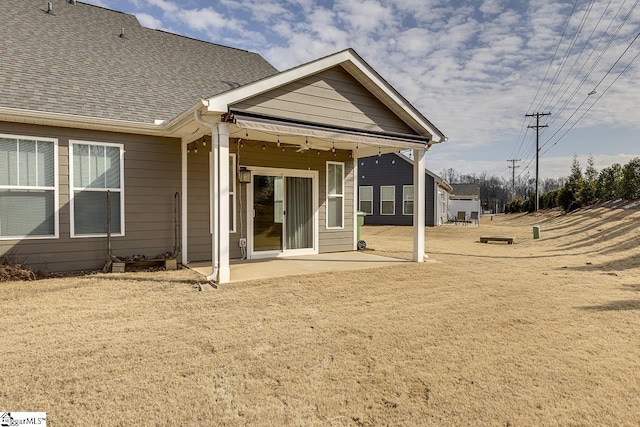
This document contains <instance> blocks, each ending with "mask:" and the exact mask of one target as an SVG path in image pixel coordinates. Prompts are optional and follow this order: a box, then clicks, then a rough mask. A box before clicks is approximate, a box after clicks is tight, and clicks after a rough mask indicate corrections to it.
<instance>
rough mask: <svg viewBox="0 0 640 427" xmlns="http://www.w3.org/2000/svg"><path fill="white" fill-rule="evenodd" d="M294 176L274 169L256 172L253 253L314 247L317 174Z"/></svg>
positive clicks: (293, 251)
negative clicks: (315, 181) (315, 178)
mask: <svg viewBox="0 0 640 427" xmlns="http://www.w3.org/2000/svg"><path fill="white" fill-rule="evenodd" d="M291 175H292V173H291V172H290V173H285V172H280V171H275V170H274V171H273V172H270V171H269V172H259V173H254V174H253V184H252V195H253V201H252V205H253V206H252V207H253V221H252V225H253V227H252V230H253V231H252V234H251V235H252V237H253V239H252V245H251V249H252V251H251V252H252V254H253V255H257V256H258V257H260V256H278V255H281V254H289V255H294V254H297V253H313V251H314V250H315V247H316V245H315V235H316V232H315V231H316V216H315V211H316V210H317V209H316V205H315V203H314V194H315V192H316V190H315V189H314V177H313V176H291ZM315 198H317V197H315ZM250 203H251V202H250Z"/></svg>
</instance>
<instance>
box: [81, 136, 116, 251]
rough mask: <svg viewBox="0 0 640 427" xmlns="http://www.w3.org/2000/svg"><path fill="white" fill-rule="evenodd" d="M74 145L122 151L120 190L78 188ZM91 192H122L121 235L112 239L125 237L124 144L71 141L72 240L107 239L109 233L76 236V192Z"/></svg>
mask: <svg viewBox="0 0 640 427" xmlns="http://www.w3.org/2000/svg"><path fill="white" fill-rule="evenodd" d="M74 145H96V146H102V147H116V148H119V149H120V188H118V189H112V188H88V189H87V188H82V187H78V188H76V187H75V185H74V182H73V177H74V174H73V146H74ZM76 190H80V191H82V190H89V191H96V192H105V193H106V192H107V191H108V190H114V191H115V190H117V191H119V192H120V233H111V237H123V236H124V235H125V231H124V230H125V222H124V211H125V206H124V144H118V143H111V142H97V141H82V140H71V139H70V140H69V227H70V235H71V238H72V239H84V238H91V237H106V235H107V233H104V234H101V233H97V234H76V230H75V227H76V224H75V206H74V205H75V191H76Z"/></svg>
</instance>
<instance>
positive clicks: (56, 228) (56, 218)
mask: <svg viewBox="0 0 640 427" xmlns="http://www.w3.org/2000/svg"><path fill="white" fill-rule="evenodd" d="M0 138H10V139H28V140H31V141H48V142H53V187H37V186H21V185H0V188H2V189H8V190H45V191H51V190H53V204H54V215H53V235H44V236H0V240H43V239H58V238H59V237H60V198H59V197H60V185H59V180H58V178H59V177H58V139H57V138H47V137H40V136H29V135H11V134H0Z"/></svg>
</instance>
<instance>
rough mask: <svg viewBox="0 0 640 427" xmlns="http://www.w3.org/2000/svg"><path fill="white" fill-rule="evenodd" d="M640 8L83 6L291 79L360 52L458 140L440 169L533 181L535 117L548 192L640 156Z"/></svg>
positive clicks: (124, 0) (272, 1)
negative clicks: (251, 56) (574, 168)
mask: <svg viewBox="0 0 640 427" xmlns="http://www.w3.org/2000/svg"><path fill="white" fill-rule="evenodd" d="M639 1H640V0H597V1H595V0H536V1H528V0H513V1H512V0H468V1H462V0H333V1H332V0H324V1H315V0H218V1H215V0H181V1H172V0H84V2H85V3H91V4H95V5H99V6H103V7H107V8H109V9H114V10H118V11H122V12H126V13H130V14H134V15H135V16H136V17H137V18H138V21H139V22H140V23H141V24H142V25H143V26H145V27H149V28H154V29H160V30H164V31H169V32H172V33H176V34H181V35H185V36H188V37H192V38H197V39H200V40H207V41H211V42H214V43H218V44H223V45H227V46H232V47H236V48H240V49H245V50H249V51H252V52H257V53H259V54H260V55H262V56H263V57H264V58H265V59H266V60H268V61H269V62H270V63H271V64H273V65H274V66H275V67H276V68H277V69H279V70H281V71H284V70H286V69H289V68H291V67H294V66H297V65H300V64H303V63H306V62H309V61H313V60H315V59H318V58H320V57H323V56H326V55H329V54H332V53H335V52H338V51H341V50H343V49H346V48H353V49H354V50H355V51H356V52H357V53H358V54H359V55H360V56H361V57H363V59H364V60H365V61H366V62H367V63H369V65H371V66H372V67H373V68H374V69H375V70H376V71H377V72H378V73H379V74H380V75H381V76H382V77H383V78H384V79H385V80H387V82H389V83H390V84H391V85H392V86H393V87H394V88H395V89H396V90H398V91H399V92H400V93H401V94H402V95H403V96H404V97H405V98H406V99H407V100H409V102H411V103H412V104H413V105H414V106H415V107H416V108H418V110H420V111H421V112H422V113H423V114H424V115H425V116H426V117H427V118H428V119H429V120H430V121H431V122H432V123H433V124H434V125H435V126H436V127H438V129H440V130H441V131H442V132H443V133H444V134H445V135H446V136H447V137H448V141H447V142H444V143H442V144H437V145H435V146H433V148H432V149H431V150H430V151H429V152H428V153H427V168H428V169H430V170H432V171H434V172H436V173H440V172H441V171H442V170H444V169H449V168H453V169H455V170H456V171H458V172H459V173H462V174H477V175H479V174H482V173H486V174H488V175H489V176H492V175H495V176H501V177H504V178H505V179H508V180H511V178H512V169H510V168H509V166H513V165H515V166H516V168H515V172H516V176H517V177H518V176H519V177H521V178H527V177H529V178H533V177H535V170H536V167H535V166H536V164H535V157H536V156H535V153H536V130H535V129H534V128H530V127H529V126H535V125H536V120H535V118H532V117H526V114H535V113H549V112H550V113H551V114H550V115H548V116H541V117H540V122H539V124H540V125H541V126H547V127H541V128H539V131H540V139H539V146H540V150H539V153H540V163H539V165H540V178H541V179H544V178H557V177H566V176H568V175H569V173H570V167H571V163H572V160H573V157H574V156H577V158H578V160H579V161H580V163H581V165H582V167H583V168H584V167H585V166H586V162H587V158H588V156H593V158H594V160H595V165H596V168H597V169H598V170H600V169H602V168H603V167H607V166H610V165H611V164H613V163H620V164H625V163H627V162H628V161H629V160H631V159H632V158H634V157H638V156H640V84H637V81H638V75H639V74H640V58H638V55H640V37H639V36H638V35H639V34H640V33H639V31H640V7H638V3H639ZM636 58H638V59H636ZM510 159H513V160H518V161H516V162H509V161H508V160H510Z"/></svg>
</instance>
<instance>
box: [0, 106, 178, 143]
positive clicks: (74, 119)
mask: <svg viewBox="0 0 640 427" xmlns="http://www.w3.org/2000/svg"><path fill="white" fill-rule="evenodd" d="M0 121H7V122H14V123H27V124H39V125H45V126H56V127H70V128H76V129H91V130H103V131H104V130H109V131H112V132H120V133H135V134H143V135H153V136H169V133H170V132H169V129H168V127H167V126H166V124H165V122H164V121H158V122H156V123H141V122H132V121H128V120H116V119H105V118H100V117H89V116H78V115H75V114H67V113H50V112H43V111H36V110H25V109H20V108H8V107H0Z"/></svg>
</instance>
